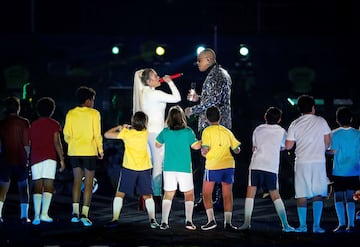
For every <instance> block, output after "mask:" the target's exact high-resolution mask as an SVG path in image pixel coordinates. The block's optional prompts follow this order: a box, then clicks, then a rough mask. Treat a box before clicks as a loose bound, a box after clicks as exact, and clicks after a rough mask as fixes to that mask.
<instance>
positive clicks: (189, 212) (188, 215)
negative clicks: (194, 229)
mask: <svg viewBox="0 0 360 247" xmlns="http://www.w3.org/2000/svg"><path fill="white" fill-rule="evenodd" d="M193 211H194V201H185V219H186V221H190V222H193V221H192V217H193Z"/></svg>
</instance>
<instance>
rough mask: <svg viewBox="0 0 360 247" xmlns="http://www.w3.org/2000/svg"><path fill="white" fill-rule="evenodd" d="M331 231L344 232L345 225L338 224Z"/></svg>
mask: <svg viewBox="0 0 360 247" xmlns="http://www.w3.org/2000/svg"><path fill="white" fill-rule="evenodd" d="M333 232H335V233H341V232H346V226H338V227H336V228H335V229H334V230H333Z"/></svg>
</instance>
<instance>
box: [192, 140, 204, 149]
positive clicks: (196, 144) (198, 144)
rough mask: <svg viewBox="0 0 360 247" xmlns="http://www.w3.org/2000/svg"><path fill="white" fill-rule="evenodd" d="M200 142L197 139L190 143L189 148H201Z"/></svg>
mask: <svg viewBox="0 0 360 247" xmlns="http://www.w3.org/2000/svg"><path fill="white" fill-rule="evenodd" d="M201 144H202V142H201V141H197V142H195V143H193V144H192V145H191V148H192V149H194V150H199V149H200V148H201Z"/></svg>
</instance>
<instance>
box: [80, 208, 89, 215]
mask: <svg viewBox="0 0 360 247" xmlns="http://www.w3.org/2000/svg"><path fill="white" fill-rule="evenodd" d="M81 214H82V215H85V217H88V216H89V206H85V205H84V206H82V209H81Z"/></svg>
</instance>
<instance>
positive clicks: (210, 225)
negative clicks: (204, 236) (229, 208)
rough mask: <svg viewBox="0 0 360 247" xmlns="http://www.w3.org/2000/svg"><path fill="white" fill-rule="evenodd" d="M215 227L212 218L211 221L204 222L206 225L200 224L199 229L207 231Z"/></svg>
mask: <svg viewBox="0 0 360 247" xmlns="http://www.w3.org/2000/svg"><path fill="white" fill-rule="evenodd" d="M216 227H217V225H216V221H215V220H212V221H210V222H208V223H206V225H202V226H201V229H202V230H204V231H207V230H211V229H214V228H216Z"/></svg>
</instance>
